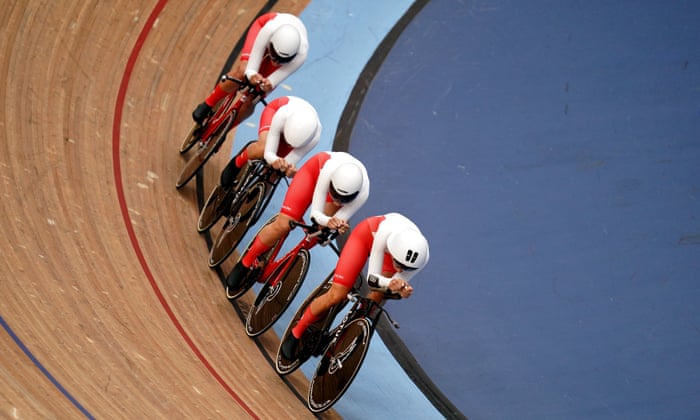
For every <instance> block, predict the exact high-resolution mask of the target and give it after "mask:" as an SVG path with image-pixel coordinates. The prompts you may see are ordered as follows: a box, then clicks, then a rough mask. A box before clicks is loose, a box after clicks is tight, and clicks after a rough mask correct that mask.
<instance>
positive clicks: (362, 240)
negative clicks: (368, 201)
mask: <svg viewBox="0 0 700 420" xmlns="http://www.w3.org/2000/svg"><path fill="white" fill-rule="evenodd" d="M368 258H369V262H368V265H367V277H368V279H370V280H369V281H368V285H369V287H370V290H371V291H370V292H369V294H368V297H369V298H370V299H372V300H373V301H375V302H377V303H379V304H381V303H382V301H383V300H384V298H385V292H387V291H389V292H392V293H394V294H396V295H398V296H400V297H401V298H408V297H410V296H411V294H412V293H413V287H412V286H411V285H410V284H409V280H410V279H411V278H412V277H413V276H415V275H416V274H417V273H418V272H419V271H420V270H421V269H422V268H423V267H425V265H426V264H427V263H428V259H429V258H430V252H429V247H428V241H427V240H426V239H425V237H424V236H423V234H422V233H421V232H420V230H419V229H418V227H417V226H416V225H415V223H413V222H412V221H411V220H410V219H408V218H407V217H405V216H403V215H401V214H399V213H388V214H385V215H381V216H372V217H368V218H366V219H364V220H363V221H362V222H360V223H359V224H358V225H357V226H356V227H355V229H353V231H352V233H351V234H350V237H349V238H348V240H347V242H346V243H345V245H344V246H343V250H342V252H341V253H340V257H339V259H338V263H337V265H336V267H335V273H334V275H333V280H332V285H331V288H330V290H329V291H328V292H327V293H325V294H323V295H320V296H318V297H317V298H315V299H314V300H313V301H312V302H311V304H309V306H308V307H307V308H306V311H304V315H303V316H302V317H301V319H299V322H298V323H297V324H296V325H295V326H294V328H293V329H292V334H290V335H289V336H288V337H287V338H286V339H285V341H284V342H283V343H282V346H281V352H282V355H283V356H284V357H285V358H287V359H290V360H291V359H294V357H295V356H296V352H297V348H298V346H299V341H300V339H301V337H302V335H303V334H304V332H305V331H306V329H307V327H308V326H309V325H311V324H313V323H314V322H316V321H318V320H320V319H321V318H322V317H323V316H324V315H325V314H326V312H327V311H328V309H329V308H331V307H332V306H333V305H336V304H339V303H341V302H342V301H343V300H344V299H346V296H347V294H348V292H350V290H351V289H352V287H353V284H354V283H355V280H356V279H357V277H358V276H359V275H360V272H361V271H362V268H363V267H364V265H365V262H367V261H368Z"/></svg>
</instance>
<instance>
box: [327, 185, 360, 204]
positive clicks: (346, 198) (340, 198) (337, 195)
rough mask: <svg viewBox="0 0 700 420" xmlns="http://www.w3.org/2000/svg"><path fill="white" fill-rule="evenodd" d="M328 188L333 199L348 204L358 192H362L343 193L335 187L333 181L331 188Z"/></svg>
mask: <svg viewBox="0 0 700 420" xmlns="http://www.w3.org/2000/svg"><path fill="white" fill-rule="evenodd" d="M328 190H329V191H328V192H329V193H330V194H331V198H333V200H335V201H338V202H341V203H343V204H347V203H349V202H351V201H352V200H354V199H355V197H357V194H359V193H360V192H359V191H355V192H354V193H352V194H349V195H342V194H340V193H339V192H338V191H337V190H336V189H335V187H334V186H333V183H331V185H330V188H329V189H328Z"/></svg>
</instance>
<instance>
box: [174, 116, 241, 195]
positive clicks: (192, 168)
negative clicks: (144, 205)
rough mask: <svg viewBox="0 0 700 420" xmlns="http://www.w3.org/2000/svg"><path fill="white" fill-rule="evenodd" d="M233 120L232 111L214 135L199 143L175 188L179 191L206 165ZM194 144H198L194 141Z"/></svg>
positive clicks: (222, 140) (224, 137)
mask: <svg viewBox="0 0 700 420" xmlns="http://www.w3.org/2000/svg"><path fill="white" fill-rule="evenodd" d="M235 118H236V112H235V110H234V111H233V112H232V113H231V115H230V116H229V117H228V118H226V121H223V122H222V123H221V124H220V125H219V127H217V129H216V131H214V133H212V135H211V136H209V138H208V139H206V142H205V143H204V144H201V143H200V147H199V148H198V149H197V151H196V152H195V154H194V156H192V157H191V158H190V160H188V161H187V162H186V163H185V166H184V167H183V168H182V171H180V175H179V176H178V178H177V181H176V182H175V188H177V189H180V188H182V187H184V186H185V184H187V183H188V182H189V180H190V179H192V177H194V176H195V175H196V174H197V172H198V171H199V169H200V168H202V166H204V164H205V163H207V161H208V160H209V158H211V157H212V156H213V155H214V153H216V151H217V150H218V149H219V147H220V146H221V144H222V143H223V142H224V140H225V139H226V134H228V131H229V129H230V128H231V125H232V123H233V121H234V120H235ZM195 143H198V142H197V141H195ZM190 147H192V146H190Z"/></svg>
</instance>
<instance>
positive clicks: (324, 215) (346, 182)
mask: <svg viewBox="0 0 700 420" xmlns="http://www.w3.org/2000/svg"><path fill="white" fill-rule="evenodd" d="M368 196H369V177H368V176H367V170H366V169H365V166H364V165H363V164H362V163H361V162H360V161H359V160H357V159H356V158H354V157H353V156H352V155H350V154H349V153H345V152H320V153H317V154H316V155H314V156H312V157H311V158H309V160H308V161H307V162H306V163H304V165H302V167H301V168H300V169H299V171H298V172H297V173H296V176H294V178H292V182H291V183H290V184H289V189H288V190H287V194H286V195H285V197H284V201H283V202H282V209H281V210H280V212H279V214H278V215H277V217H276V218H275V220H274V221H273V222H272V223H270V224H268V225H265V226H264V227H263V228H262V229H261V230H260V232H258V234H257V235H256V236H255V239H253V243H252V245H251V247H250V249H249V250H248V252H246V253H245V254H244V255H243V256H242V257H241V258H240V259H239V260H238V262H237V263H236V265H235V266H234V267H233V270H231V273H229V275H228V276H227V278H226V296H227V297H229V298H232V297H231V294H229V289H232V290H236V289H238V287H239V286H240V285H241V283H242V282H243V280H244V279H245V278H246V277H247V276H248V275H250V273H251V271H252V270H253V269H256V268H260V267H257V263H256V260H257V258H258V256H260V255H261V254H263V253H265V252H266V251H268V250H269V249H270V248H272V246H274V245H275V243H276V242H277V241H278V240H279V239H281V238H283V237H285V236H286V235H287V234H288V233H289V231H290V230H291V226H290V225H289V222H290V221H300V220H302V217H303V216H304V213H305V212H306V210H307V209H308V208H309V206H310V207H311V211H310V218H311V220H312V221H313V222H314V223H317V224H319V225H320V226H326V227H328V228H331V229H336V230H338V232H339V233H340V234H343V233H345V232H346V231H347V230H348V228H349V225H348V222H347V221H348V220H349V219H350V217H352V215H353V214H355V212H357V210H359V209H360V207H362V205H363V204H364V203H365V201H367V197H368Z"/></svg>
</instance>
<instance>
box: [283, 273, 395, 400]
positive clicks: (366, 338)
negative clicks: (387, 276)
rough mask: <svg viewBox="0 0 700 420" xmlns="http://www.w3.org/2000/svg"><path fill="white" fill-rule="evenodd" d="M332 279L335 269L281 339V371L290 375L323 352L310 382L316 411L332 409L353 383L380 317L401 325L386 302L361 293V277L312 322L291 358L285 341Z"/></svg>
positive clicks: (299, 310) (301, 307)
mask: <svg viewBox="0 0 700 420" xmlns="http://www.w3.org/2000/svg"><path fill="white" fill-rule="evenodd" d="M371 277H372V276H370V279H371ZM332 279H333V273H331V274H330V275H329V276H328V277H327V278H326V280H325V281H324V282H323V283H321V284H320V285H319V286H318V287H317V288H316V289H315V290H314V291H313V292H311V294H310V295H309V296H308V297H307V298H306V300H305V301H304V303H303V304H302V305H301V306H300V307H299V309H298V310H297V312H296V313H295V314H294V317H293V318H292V320H291V321H290V322H289V325H288V326H287V329H286V331H285V332H284V334H283V335H282V337H281V339H280V345H279V348H278V350H277V358H276V361H275V369H276V370H277V373H279V374H280V375H287V374H289V373H291V372H293V371H294V370H296V369H297V368H298V367H299V366H300V365H301V364H303V363H304V362H305V361H306V360H308V359H309V358H310V357H311V356H321V360H320V361H319V362H318V364H317V366H316V370H315V371H314V374H313V376H312V377H311V380H310V382H309V393H308V396H307V406H308V408H309V410H311V411H312V412H314V413H320V412H323V411H325V410H327V409H329V408H330V407H331V406H333V404H335V403H336V402H337V401H338V400H339V399H340V398H341V397H342V396H343V394H344V393H345V391H347V389H348V388H349V387H350V384H351V383H352V381H353V380H354V379H355V376H356V375H357V373H358V372H359V371H360V368H361V367H362V363H363V362H364V360H365V356H367V351H368V350H369V343H370V339H371V338H372V336H373V334H374V331H375V329H376V325H377V322H378V321H379V318H380V317H381V316H382V315H384V316H385V317H386V318H387V320H388V321H389V322H390V323H391V325H393V326H394V328H399V325H398V324H397V323H396V322H395V321H394V320H393V319H391V317H390V316H389V313H388V312H387V311H386V309H384V308H383V306H382V304H378V303H376V302H374V301H373V300H371V299H369V298H367V297H365V296H363V295H362V294H361V293H360V290H359V287H358V284H362V280H361V279H358V281H356V282H355V287H353V288H352V290H351V291H350V292H349V293H348V294H347V299H344V300H343V302H341V303H338V304H336V305H333V306H332V307H331V308H330V309H329V310H328V312H327V314H326V315H325V316H324V317H323V318H321V319H320V320H318V321H316V322H315V323H313V324H311V325H309V327H308V328H307V330H306V331H305V332H304V335H303V337H302V338H301V341H300V342H299V347H298V350H297V354H296V358H294V359H292V360H290V359H287V358H286V357H284V355H283V354H282V343H284V340H285V339H286V338H287V337H288V336H289V335H290V334H291V333H292V328H294V326H295V325H296V323H297V322H298V321H299V319H300V318H301V317H302V315H303V314H304V311H305V310H306V308H307V307H308V306H309V305H310V304H311V302H312V301H313V300H314V299H315V298H316V297H317V296H320V295H322V294H324V293H326V292H327V291H328V290H329V289H330V288H331V284H332V283H331V280H332ZM384 298H385V299H400V298H401V296H400V295H398V294H395V293H391V292H386V293H385V294H384ZM348 303H352V304H351V306H350V309H348V311H347V312H346V314H345V316H344V317H343V319H342V321H340V323H339V324H338V325H337V326H335V327H333V328H332V325H333V322H334V320H335V318H336V316H337V315H338V314H339V313H340V311H342V310H343V309H344V308H345V307H346V306H347V305H348Z"/></svg>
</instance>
